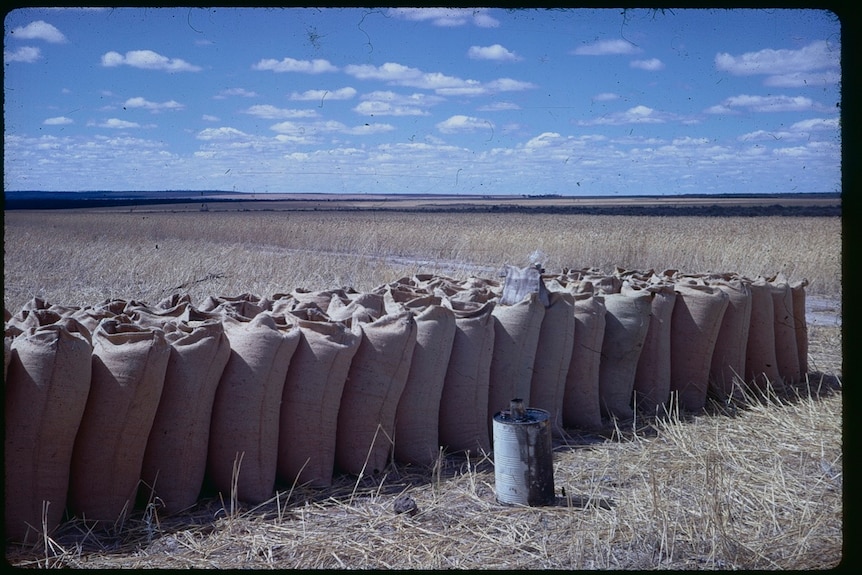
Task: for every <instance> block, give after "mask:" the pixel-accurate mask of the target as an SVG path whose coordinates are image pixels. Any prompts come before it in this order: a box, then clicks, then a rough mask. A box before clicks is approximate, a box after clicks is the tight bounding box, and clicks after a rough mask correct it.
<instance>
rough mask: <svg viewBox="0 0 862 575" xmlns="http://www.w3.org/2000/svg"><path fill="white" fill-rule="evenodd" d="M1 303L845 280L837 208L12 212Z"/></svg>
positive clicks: (818, 290)
mask: <svg viewBox="0 0 862 575" xmlns="http://www.w3.org/2000/svg"><path fill="white" fill-rule="evenodd" d="M4 224H5V225H4V235H5V237H4V241H5V254H4V263H5V276H4V304H5V305H6V307H7V308H8V309H10V310H15V309H18V308H20V307H21V306H22V305H23V304H24V303H25V302H26V301H28V300H29V299H31V298H33V297H37V296H38V297H41V298H43V299H45V300H47V301H49V302H51V303H58V304H63V305H93V304H95V303H99V302H101V301H103V300H105V299H108V298H122V299H138V300H143V301H147V302H150V303H155V302H157V301H158V300H159V299H161V298H162V297H164V296H166V295H169V294H171V293H174V292H176V291H188V292H189V293H190V295H191V296H192V298H193V299H195V300H203V299H205V298H206V297H207V296H209V295H237V294H240V293H253V294H257V295H263V296H268V295H272V294H274V293H284V292H289V291H291V290H292V289H294V288H298V287H304V288H307V289H331V288H337V287H344V286H351V287H354V288H356V289H358V290H360V291H362V290H368V289H371V288H373V287H375V286H378V285H380V284H383V283H386V282H389V281H393V280H394V279H397V278H399V277H401V276H404V275H409V274H413V273H417V272H422V273H440V274H445V275H450V276H453V277H456V278H459V279H460V278H464V277H467V276H469V275H470V274H476V275H480V276H484V277H488V276H489V274H490V275H492V276H493V275H494V274H495V273H496V271H497V270H499V269H500V268H501V266H502V265H503V264H506V263H508V264H513V265H527V264H528V263H529V261H528V260H529V258H530V255H531V254H532V253H533V252H534V251H536V250H539V251H541V252H542V253H543V254H544V257H543V261H544V263H545V266H546V268H547V269H549V270H556V269H560V268H563V267H570V268H581V267H596V268H599V269H601V270H603V271H605V272H611V271H613V269H614V266H620V267H623V268H628V269H641V270H645V269H650V268H653V269H656V270H665V269H670V268H674V269H680V270H683V271H686V272H692V273H695V272H706V271H716V272H738V273H741V274H745V275H747V276H750V277H756V276H757V275H759V274H763V275H769V274H774V273H776V272H779V271H783V272H784V273H785V275H787V276H788V277H789V278H790V279H791V280H796V279H801V278H803V277H805V278H808V279H809V281H810V285H809V286H808V292H809V293H811V294H828V295H837V294H839V293H840V290H841V279H842V278H841V219H840V218H796V217H764V218H717V217H716V218H688V217H647V216H583V215H550V214H545V215H538V214H505V215H493V214H466V215H465V214H455V213H453V214H427V213H418V214H405V213H386V212H381V213H360V212H210V213H197V212H185V213H181V212H178V213H169V212H152V213H146V214H140V213H137V212H134V213H128V212H121V213H114V212H106V213H91V212H89V213H88V212H78V211H69V212H47V211H46V212H17V211H16V212H6V214H5V221H4Z"/></svg>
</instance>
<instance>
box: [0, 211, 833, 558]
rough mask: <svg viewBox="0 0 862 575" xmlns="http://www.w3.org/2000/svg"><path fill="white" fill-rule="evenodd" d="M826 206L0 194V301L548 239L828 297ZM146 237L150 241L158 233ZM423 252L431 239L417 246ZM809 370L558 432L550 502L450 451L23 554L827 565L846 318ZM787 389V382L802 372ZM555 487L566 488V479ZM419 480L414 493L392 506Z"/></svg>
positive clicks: (429, 261) (247, 286) (63, 298)
mask: <svg viewBox="0 0 862 575" xmlns="http://www.w3.org/2000/svg"><path fill="white" fill-rule="evenodd" d="M840 235H841V222H840V220H839V219H837V218H836V219H832V218H810V219H809V218H649V217H610V216H608V217H592V216H590V217H587V216H558V215H553V216H548V215H541V216H538V215H529V216H528V215H506V216H492V215H481V214H479V215H477V214H471V215H457V214H451V215H449V214H437V215H428V214H426V215H417V216H415V217H414V216H410V215H405V214H374V215H368V214H356V213H302V214H297V213H290V214H282V213H209V214H197V213H191V214H170V213H165V214H158V213H150V214H143V215H142V214H138V213H132V214H126V213H112V214H92V213H86V212H69V213H56V212H44V213H35V212H34V213H24V212H7V213H6V214H5V255H4V264H5V275H4V303H5V305H6V307H7V308H8V309H10V310H12V311H15V310H17V309H18V308H19V307H20V306H21V305H23V304H24V303H25V302H26V301H27V300H28V299H30V298H32V297H36V296H38V297H42V298H43V299H46V300H47V301H49V302H50V303H56V304H61V305H92V304H95V303H98V302H100V301H102V300H103V299H107V298H123V299H137V300H142V301H148V302H151V303H155V302H156V301H158V300H159V299H160V298H161V297H164V296H166V295H169V294H170V293H174V292H176V291H187V292H189V293H190V295H192V297H193V299H194V300H195V301H200V300H202V299H203V298H205V297H206V296H208V295H237V294H240V293H255V294H259V295H272V294H275V293H284V292H287V291H290V290H292V289H294V288H298V287H305V288H308V289H326V288H330V287H340V286H353V287H356V288H357V289H360V290H364V289H370V288H371V287H374V286H376V285H379V284H381V283H384V282H387V281H391V280H393V279H396V278H398V277H401V276H403V275H407V274H411V273H416V272H423V273H445V274H447V275H452V276H454V277H466V276H467V275H469V274H473V273H475V274H477V275H481V276H484V277H488V276H489V274H490V275H493V273H494V271H493V270H495V269H497V268H499V266H501V265H502V264H503V263H513V264H524V263H527V261H526V260H527V259H528V258H529V255H530V254H531V253H532V252H533V251H534V250H536V249H540V250H542V251H543V252H544V254H545V256H546V260H545V263H546V267H548V268H549V269H553V268H556V267H562V266H570V267H586V266H595V267H599V268H601V269H603V270H605V271H611V270H612V268H613V266H614V265H619V266H621V267H626V268H637V269H648V268H656V269H667V268H677V269H681V270H683V271H690V272H695V271H707V270H715V271H737V272H740V273H744V274H746V275H750V276H754V275H757V274H761V273H763V274H771V273H774V272H776V271H780V270H783V271H785V273H787V274H788V275H789V276H790V277H791V279H798V278H800V277H807V278H808V279H809V280H811V285H810V286H809V293H816V294H823V295H826V296H835V297H839V292H840V284H841V267H840V248H841V240H840ZM156 244H158V248H156ZM420 260H421V261H420ZM810 339H811V346H810V352H811V366H812V369H816V370H817V371H818V372H821V374H825V375H814V374H812V376H811V380H810V381H808V382H806V385H803V386H799V387H797V388H796V389H794V390H790V391H791V393H789V394H788V395H786V396H784V397H782V398H777V397H772V398H770V399H769V400H761V399H758V398H755V397H749V398H748V400H747V401H744V402H743V403H741V404H739V405H733V406H714V409H713V410H712V412H711V414H710V415H702V416H698V417H693V418H692V417H680V416H678V415H675V416H673V417H670V418H668V419H667V420H664V421H642V420H637V421H636V422H635V424H634V425H633V427H632V428H631V429H615V428H611V429H607V430H605V431H604V432H603V433H601V434H596V435H583V436H573V437H569V438H567V440H566V441H559V442H558V443H557V445H556V446H555V453H554V469H555V477H554V480H555V485H556V488H557V492H558V497H557V504H556V505H554V506H550V507H536V508H519V507H507V506H502V505H499V504H497V503H496V501H495V498H494V471H493V464H492V462H491V461H490V460H489V459H488V458H475V459H465V458H464V457H463V456H460V455H457V454H441V457H440V458H439V459H438V461H437V463H436V464H435V465H434V466H433V467H430V468H417V467H410V466H401V465H395V464H393V465H391V466H390V467H388V468H387V469H386V471H385V473H384V474H382V475H380V476H373V477H363V478H361V479H357V478H356V477H351V476H342V477H338V478H337V479H336V482H335V484H334V485H333V486H332V487H331V488H328V489H311V488H308V487H305V486H302V485H280V486H279V490H278V492H277V494H276V497H274V498H273V499H272V500H271V501H269V502H267V503H265V504H262V505H259V506H256V507H249V506H244V505H242V503H241V502H237V501H236V500H234V499H229V500H222V499H221V498H218V497H205V498H202V499H201V500H200V502H199V503H198V505H196V506H195V507H194V508H192V509H189V510H187V511H186V512H184V513H179V514H176V515H173V516H167V515H164V514H163V513H161V512H160V509H159V505H158V501H157V500H156V501H153V502H151V504H150V505H148V506H146V507H145V508H144V509H139V510H137V511H135V513H133V514H132V516H131V517H130V518H129V519H128V520H126V521H125V522H124V523H123V524H122V525H117V526H112V527H111V528H107V529H100V530H98V531H97V530H95V529H93V528H92V526H90V525H88V524H86V523H85V522H83V521H81V520H77V519H76V520H72V521H69V522H67V523H65V524H64V525H62V526H61V527H60V528H59V529H58V530H57V531H55V532H53V533H50V534H44V538H43V539H42V540H41V541H40V542H38V543H36V544H34V545H30V546H12V545H7V548H6V560H7V562H9V563H11V564H12V565H14V566H18V567H70V568H136V567H139V568H142V567H147V568H165V569H168V568H240V567H242V568H285V569H287V568H297V569H299V568H307V569H313V568H336V569H340V568H422V569H448V568H459V569H487V568H507V569H518V568H524V569H528V568H529V569H550V568H565V569H689V568H695V569H722V570H723V569H823V568H830V567H834V566H836V565H838V564H839V562H841V560H842V558H843V556H844V537H843V522H844V518H843V509H842V499H843V483H842V478H843V474H842V473H843V471H842V470H843V457H842V441H843V436H842V427H841V423H842V405H843V399H842V393H841V381H840V377H841V369H842V366H841V361H842V348H841V330H840V328H839V327H829V326H824V327H816V328H815V327H812V328H811V330H810ZM792 392H795V393H792ZM563 490H565V493H563ZM400 496H409V497H411V498H412V499H413V500H414V501H415V503H416V505H417V506H418V510H419V511H418V513H417V514H415V515H409V514H398V513H395V511H394V509H393V504H394V502H395V500H396V499H397V498H398V497H400Z"/></svg>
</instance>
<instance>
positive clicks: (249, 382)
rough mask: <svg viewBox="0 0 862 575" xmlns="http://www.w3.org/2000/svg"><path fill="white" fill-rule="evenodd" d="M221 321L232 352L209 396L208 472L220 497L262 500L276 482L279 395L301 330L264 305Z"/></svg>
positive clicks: (251, 501) (267, 496)
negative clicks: (241, 316)
mask: <svg viewBox="0 0 862 575" xmlns="http://www.w3.org/2000/svg"><path fill="white" fill-rule="evenodd" d="M223 322H224V330H225V333H226V334H227V338H228V341H229V342H230V357H229V359H228V362H227V365H226V366H225V368H224V371H223V373H222V376H221V379H220V380H219V384H218V387H217V389H216V394H215V399H214V401H213V410H212V420H211V423H210V440H209V446H208V457H207V476H208V477H209V479H210V481H211V484H212V486H213V487H214V488H215V489H216V490H217V491H219V492H221V493H222V495H223V496H224V497H236V498H237V499H239V500H240V501H245V502H248V503H261V502H263V501H266V500H267V499H269V498H270V497H271V496H272V493H273V490H274V487H275V479H276V467H277V461H278V425H279V417H280V412H281V398H282V392H283V391H284V383H285V379H286V377H287V373H288V369H289V367H290V363H291V359H292V358H293V354H294V352H295V351H296V348H297V346H298V344H299V340H300V330H299V328H297V327H296V326H295V325H292V324H287V323H286V322H284V319H283V318H281V317H280V316H274V315H272V314H271V313H269V312H267V311H264V312H261V313H259V314H258V315H256V316H255V317H254V318H252V319H251V320H242V319H238V318H234V317H229V316H226V317H225V318H224V319H223Z"/></svg>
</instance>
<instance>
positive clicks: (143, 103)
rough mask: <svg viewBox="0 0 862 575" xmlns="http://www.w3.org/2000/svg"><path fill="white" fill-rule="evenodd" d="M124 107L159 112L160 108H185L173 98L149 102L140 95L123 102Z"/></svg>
mask: <svg viewBox="0 0 862 575" xmlns="http://www.w3.org/2000/svg"><path fill="white" fill-rule="evenodd" d="M123 106H125V107H126V108H143V109H145V110H151V111H153V112H160V111H162V110H182V109H183V108H185V106H183V105H182V104H180V103H179V102H177V101H175V100H168V101H167V102H161V103H160V102H150V101H149V100H146V99H144V98H142V97H140V96H138V97H135V98H129V99H128V100H126V102H125V103H124V104H123Z"/></svg>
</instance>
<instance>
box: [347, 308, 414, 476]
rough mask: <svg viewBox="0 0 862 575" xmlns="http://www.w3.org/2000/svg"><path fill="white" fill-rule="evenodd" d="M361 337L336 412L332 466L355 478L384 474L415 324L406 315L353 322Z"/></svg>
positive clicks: (408, 367)
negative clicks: (333, 461) (361, 475)
mask: <svg viewBox="0 0 862 575" xmlns="http://www.w3.org/2000/svg"><path fill="white" fill-rule="evenodd" d="M353 329H354V331H355V332H356V333H357V334H360V335H361V338H362V339H361V341H360V343H359V349H357V351H356V355H354V356H353V360H352V361H351V364H350V370H349V372H348V376H347V382H346V383H345V385H344V391H343V393H342V396H341V406H340V407H339V410H338V426H337V439H336V445H335V463H336V467H337V468H338V469H340V470H341V471H343V472H345V473H350V474H354V475H358V474H361V473H364V474H373V473H377V472H379V471H382V470H383V469H384V467H386V464H387V463H388V461H389V455H390V453H391V451H392V445H393V440H394V434H395V413H396V410H397V409H398V401H399V399H400V398H401V393H402V392H403V391H404V386H405V385H406V383H407V375H408V374H409V372H410V362H411V360H412V358H413V348H414V347H415V346H416V321H415V320H414V318H413V314H412V313H411V312H409V311H405V312H401V313H396V314H385V315H383V316H382V317H380V318H379V319H377V320H374V321H372V322H358V321H354V328H353Z"/></svg>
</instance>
